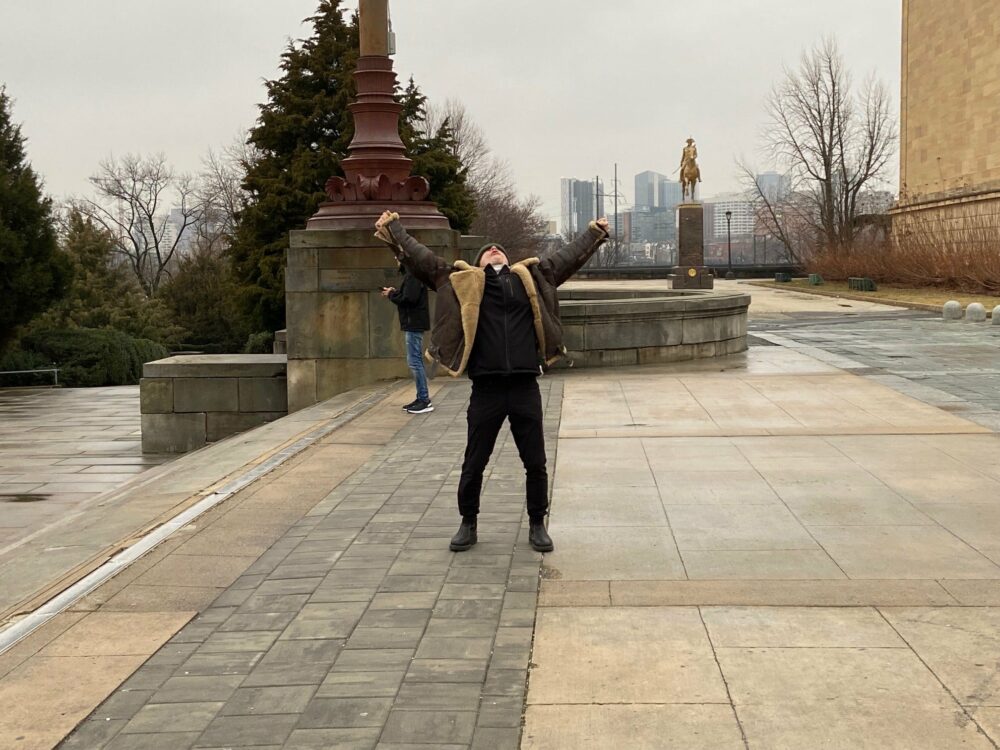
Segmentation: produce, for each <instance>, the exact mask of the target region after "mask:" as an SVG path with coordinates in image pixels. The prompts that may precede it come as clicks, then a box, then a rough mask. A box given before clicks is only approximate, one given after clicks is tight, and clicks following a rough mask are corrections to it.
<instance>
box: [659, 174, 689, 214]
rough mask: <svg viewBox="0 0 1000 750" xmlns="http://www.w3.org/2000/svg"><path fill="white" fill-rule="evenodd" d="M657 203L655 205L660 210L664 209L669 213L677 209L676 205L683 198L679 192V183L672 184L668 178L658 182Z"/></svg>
mask: <svg viewBox="0 0 1000 750" xmlns="http://www.w3.org/2000/svg"><path fill="white" fill-rule="evenodd" d="M657 193H658V201H657V204H656V205H658V206H659V207H661V208H665V209H667V210H669V211H670V212H673V211H674V209H675V208H677V204H678V203H680V202H681V201H682V200H683V199H684V197H683V193H682V191H681V184H680V183H679V182H674V181H673V180H671V179H670V178H668V177H664V178H663V179H662V180H660V184H659V185H658V187H657Z"/></svg>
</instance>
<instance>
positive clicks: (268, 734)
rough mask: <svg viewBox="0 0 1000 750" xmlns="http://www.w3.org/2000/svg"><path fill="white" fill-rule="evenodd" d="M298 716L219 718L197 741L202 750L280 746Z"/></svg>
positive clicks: (290, 731)
mask: <svg viewBox="0 0 1000 750" xmlns="http://www.w3.org/2000/svg"><path fill="white" fill-rule="evenodd" d="M298 719H299V717H298V715H285V716H282V715H270V716H220V717H219V718H217V719H215V720H214V721H213V722H212V723H211V724H210V725H209V726H208V728H207V729H206V730H205V732H204V734H202V735H201V737H200V738H199V739H198V745H199V746H201V747H234V746H235V747H244V746H251V745H273V744H281V743H283V742H284V741H285V740H286V739H287V738H288V735H290V734H291V733H292V729H293V728H294V727H295V724H296V722H297V721H298Z"/></svg>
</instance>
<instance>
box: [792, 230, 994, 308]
mask: <svg viewBox="0 0 1000 750" xmlns="http://www.w3.org/2000/svg"><path fill="white" fill-rule="evenodd" d="M992 221H993V220H992V217H975V216H972V217H967V218H964V219H963V220H961V221H954V222H952V225H949V224H948V223H945V222H937V223H932V222H930V221H926V222H920V223H917V222H908V223H906V222H902V221H900V222H899V223H898V226H894V227H893V230H894V234H893V235H892V236H891V237H889V238H887V239H885V240H880V239H877V238H872V237H870V238H867V239H865V240H863V241H860V242H858V243H856V244H855V246H854V247H853V248H840V249H836V250H827V251H825V252H819V253H817V254H816V255H815V256H813V257H812V258H811V259H810V260H809V263H808V270H809V271H810V272H812V273H819V274H821V275H822V276H823V277H824V278H827V279H836V280H844V279H847V278H849V277H851V276H867V277H868V278H871V279H874V280H875V281H876V282H878V283H880V284H901V285H905V286H915V287H939V288H943V289H951V290H955V291H959V292H968V293H970V294H984V293H985V294H994V295H995V294H1000V236H998V234H997V231H996V228H995V226H993V224H992Z"/></svg>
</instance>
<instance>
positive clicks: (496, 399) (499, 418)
mask: <svg viewBox="0 0 1000 750" xmlns="http://www.w3.org/2000/svg"><path fill="white" fill-rule="evenodd" d="M467 417H468V421H469V440H468V443H466V445H465V461H464V462H463V464H462V478H461V480H459V483H458V510H459V512H460V513H461V514H462V517H463V518H472V517H475V516H476V515H478V513H479V493H480V491H481V490H482V488H483V471H484V470H485V469H486V464H487V463H488V462H489V460H490V455H491V454H492V453H493V446H494V445H496V441H497V434H498V433H499V432H500V428H501V427H502V426H503V421H504V419H508V420H510V432H511V434H512V435H513V436H514V442H515V443H516V445H517V452H518V453H519V454H520V455H521V463H523V464H524V473H525V477H526V494H527V498H528V515H529V516H531V517H532V518H544V517H545V514H546V512H548V508H549V500H548V490H549V475H548V473H547V472H546V471H545V434H544V432H543V429H542V396H541V394H540V393H539V391H538V382H537V381H536V379H535V377H534V376H533V375H513V376H511V377H483V378H475V379H474V380H473V381H472V398H471V399H470V400H469V413H468V415H467Z"/></svg>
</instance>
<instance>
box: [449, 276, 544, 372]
mask: <svg viewBox="0 0 1000 750" xmlns="http://www.w3.org/2000/svg"><path fill="white" fill-rule="evenodd" d="M483 270H484V273H485V277H486V278H485V282H486V283H485V285H484V288H483V301H482V302H481V303H480V305H479V325H478V326H477V327H476V342H475V344H473V346H472V352H471V354H470V355H469V366H468V368H467V370H468V373H469V377H470V378H478V377H482V376H484V375H519V374H526V375H538V374H539V373H540V372H541V369H540V366H541V363H542V360H541V357H540V355H539V352H538V338H537V336H536V335H535V315H534V312H533V311H532V309H531V300H530V299H529V298H528V292H527V291H526V290H525V288H524V283H523V282H522V281H521V279H520V278H519V277H518V275H517V274H516V273H511V270H510V267H509V266H504V267H503V268H502V269H500V271H499V273H498V272H497V271H494V270H493V268H492V267H491V266H487V267H486V268H485V269H483Z"/></svg>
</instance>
